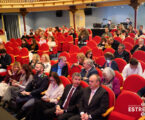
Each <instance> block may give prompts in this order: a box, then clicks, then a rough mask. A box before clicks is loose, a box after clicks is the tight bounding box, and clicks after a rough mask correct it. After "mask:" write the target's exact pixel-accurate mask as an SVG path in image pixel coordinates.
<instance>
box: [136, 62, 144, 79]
mask: <svg viewBox="0 0 145 120" xmlns="http://www.w3.org/2000/svg"><path fill="white" fill-rule="evenodd" d="M137 68H138V75H140V76H142V75H143V70H142V67H141V64H140V62H139V63H138V67H137Z"/></svg>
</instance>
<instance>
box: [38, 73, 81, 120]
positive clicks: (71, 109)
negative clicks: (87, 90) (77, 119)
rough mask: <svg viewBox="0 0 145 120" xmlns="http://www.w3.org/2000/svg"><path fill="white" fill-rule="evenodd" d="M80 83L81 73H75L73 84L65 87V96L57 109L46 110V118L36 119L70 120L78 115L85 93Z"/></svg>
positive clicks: (39, 119)
mask: <svg viewBox="0 0 145 120" xmlns="http://www.w3.org/2000/svg"><path fill="white" fill-rule="evenodd" d="M80 82H81V75H80V73H74V74H73V76H72V84H71V85H67V86H66V87H65V89H64V92H63V95H62V97H61V99H60V100H59V102H58V104H57V105H56V107H54V108H52V109H47V110H45V112H44V116H41V118H40V117H36V118H35V120H48V119H49V120H53V119H54V118H55V117H57V119H58V120H68V119H69V118H70V117H72V116H74V115H76V114H77V113H78V112H79V110H78V106H79V101H80V98H81V96H82V93H83V89H82V87H81V86H80Z"/></svg>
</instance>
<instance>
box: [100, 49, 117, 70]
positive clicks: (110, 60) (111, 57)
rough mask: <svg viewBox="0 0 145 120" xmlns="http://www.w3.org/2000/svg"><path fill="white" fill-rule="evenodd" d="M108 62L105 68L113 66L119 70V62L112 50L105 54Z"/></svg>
mask: <svg viewBox="0 0 145 120" xmlns="http://www.w3.org/2000/svg"><path fill="white" fill-rule="evenodd" d="M104 56H105V59H106V62H105V64H104V65H103V68H106V67H111V68H112V69H113V70H117V71H118V70H119V69H118V65H117V63H116V62H115V61H114V55H113V54H112V53H110V52H107V53H105V54H104Z"/></svg>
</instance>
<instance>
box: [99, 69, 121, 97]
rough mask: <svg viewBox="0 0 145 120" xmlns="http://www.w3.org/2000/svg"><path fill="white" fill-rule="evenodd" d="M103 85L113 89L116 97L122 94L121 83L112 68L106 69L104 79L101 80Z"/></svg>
mask: <svg viewBox="0 0 145 120" xmlns="http://www.w3.org/2000/svg"><path fill="white" fill-rule="evenodd" d="M101 84H103V85H106V86H107V87H109V88H111V89H112V90H113V91H114V93H115V96H116V97H117V96H118V95H119V93H120V82H119V80H118V79H117V78H116V77H115V72H114V70H113V69H112V68H110V67H106V68H105V69H104V70H103V77H102V79H101Z"/></svg>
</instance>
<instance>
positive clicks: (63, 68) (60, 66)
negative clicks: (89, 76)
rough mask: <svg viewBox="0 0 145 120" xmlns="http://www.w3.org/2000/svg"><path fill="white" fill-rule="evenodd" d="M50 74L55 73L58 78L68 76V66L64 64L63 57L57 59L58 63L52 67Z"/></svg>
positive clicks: (64, 58) (64, 59)
mask: <svg viewBox="0 0 145 120" xmlns="http://www.w3.org/2000/svg"><path fill="white" fill-rule="evenodd" d="M51 72H56V73H57V74H58V75H59V76H65V77H67V76H68V66H67V64H66V57H65V56H61V57H60V58H59V59H58V63H57V64H55V65H53V66H52V68H51Z"/></svg>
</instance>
